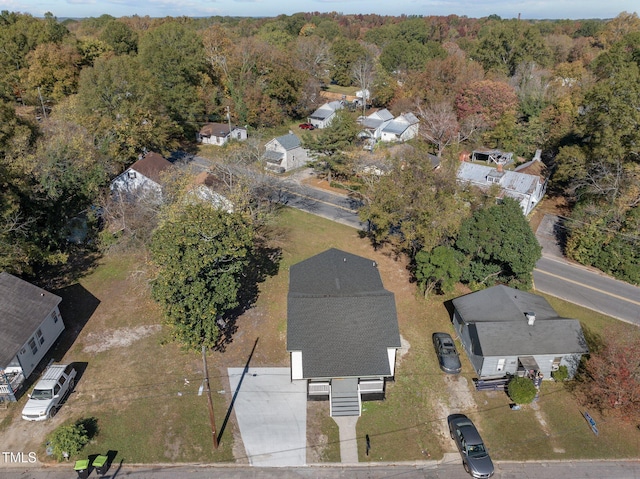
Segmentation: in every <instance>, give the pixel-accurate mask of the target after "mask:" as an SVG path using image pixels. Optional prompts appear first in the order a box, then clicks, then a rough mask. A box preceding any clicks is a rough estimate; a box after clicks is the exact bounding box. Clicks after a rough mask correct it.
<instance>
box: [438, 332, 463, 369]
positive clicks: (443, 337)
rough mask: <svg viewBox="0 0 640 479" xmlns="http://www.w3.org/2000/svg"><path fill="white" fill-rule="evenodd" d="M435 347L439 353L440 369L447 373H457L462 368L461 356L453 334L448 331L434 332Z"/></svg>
mask: <svg viewBox="0 0 640 479" xmlns="http://www.w3.org/2000/svg"><path fill="white" fill-rule="evenodd" d="M432 339H433V347H434V348H435V350H436V354H437V355H438V363H439V364H440V369H442V370H443V371H444V372H445V373H449V374H457V373H459V372H460V371H461V370H462V365H461V364H460V356H458V351H457V350H456V344H455V343H454V342H453V339H452V338H451V335H449V334H447V333H433V336H432Z"/></svg>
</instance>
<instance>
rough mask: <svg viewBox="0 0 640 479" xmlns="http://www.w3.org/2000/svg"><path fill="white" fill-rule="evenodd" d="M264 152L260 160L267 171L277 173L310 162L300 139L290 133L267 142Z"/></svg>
mask: <svg viewBox="0 0 640 479" xmlns="http://www.w3.org/2000/svg"><path fill="white" fill-rule="evenodd" d="M265 150H266V151H265V152H264V154H263V155H262V158H263V160H264V161H265V162H266V164H267V169H269V170H272V171H275V172H277V173H284V172H285V171H289V170H293V169H295V168H300V167H301V166H304V165H306V164H307V163H309V161H311V160H312V158H311V157H310V156H309V152H308V151H307V150H306V149H304V148H303V147H302V142H301V141H300V138H298V137H297V136H296V135H295V134H293V133H292V132H289V134H288V135H283V136H279V137H277V138H274V139H273V140H271V141H269V142H268V143H267V144H266V145H265Z"/></svg>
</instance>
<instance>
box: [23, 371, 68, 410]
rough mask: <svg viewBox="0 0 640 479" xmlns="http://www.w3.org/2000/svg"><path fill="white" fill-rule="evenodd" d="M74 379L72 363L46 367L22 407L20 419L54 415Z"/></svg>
mask: <svg viewBox="0 0 640 479" xmlns="http://www.w3.org/2000/svg"><path fill="white" fill-rule="evenodd" d="M75 381H76V370H75V368H74V367H73V365H71V364H69V365H65V364H54V365H51V366H49V367H48V368H47V370H46V371H45V372H44V374H43V375H42V377H41V378H40V380H39V381H38V383H37V384H36V386H35V387H34V388H33V391H32V392H31V394H30V395H29V400H28V401H27V403H26V404H25V405H24V409H22V419H24V420H26V421H44V420H45V419H48V418H50V417H53V416H55V414H56V412H58V409H60V406H61V405H62V403H63V402H64V400H65V399H66V398H67V396H68V395H69V394H70V393H71V390H72V389H73V386H74V385H75Z"/></svg>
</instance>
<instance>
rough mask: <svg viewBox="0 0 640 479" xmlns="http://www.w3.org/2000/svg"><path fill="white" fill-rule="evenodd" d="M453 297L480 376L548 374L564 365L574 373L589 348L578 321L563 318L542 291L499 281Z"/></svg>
mask: <svg viewBox="0 0 640 479" xmlns="http://www.w3.org/2000/svg"><path fill="white" fill-rule="evenodd" d="M452 303H453V327H454V328H455V330H456V332H457V333H458V336H459V337H460V340H461V341H462V345H463V346H464V349H465V351H466V353H467V356H468V357H469V360H470V361H471V364H472V365H473V368H474V369H475V371H476V373H477V374H478V379H493V378H502V377H506V376H507V375H512V376H513V375H528V376H538V375H539V373H541V374H542V375H543V377H544V378H545V379H549V378H551V373H552V372H553V371H557V370H558V368H559V367H560V366H566V367H567V370H568V372H569V376H570V377H573V375H574V374H575V372H576V369H577V367H578V364H579V363H580V358H581V357H582V355H583V354H586V353H588V352H589V350H588V348H587V342H586V341H585V338H584V334H583V332H582V327H581V326H580V322H579V321H578V320H576V319H567V318H560V317H559V316H558V313H557V312H556V311H555V310H554V309H553V308H552V307H551V305H550V304H549V303H548V302H547V300H546V299H544V298H543V297H542V296H538V295H535V294H531V293H527V292H526V291H520V290H517V289H513V288H509V287H507V286H504V285H499V286H494V287H492V288H488V289H484V290H482V291H476V292H475V293H470V294H467V295H465V296H461V297H459V298H456V299H454V300H453V301H452Z"/></svg>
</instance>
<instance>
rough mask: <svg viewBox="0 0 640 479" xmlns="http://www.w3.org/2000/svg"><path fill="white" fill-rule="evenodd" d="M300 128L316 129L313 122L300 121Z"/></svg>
mask: <svg viewBox="0 0 640 479" xmlns="http://www.w3.org/2000/svg"><path fill="white" fill-rule="evenodd" d="M298 128H300V129H302V130H314V129H315V126H313V125H312V124H311V123H300V124H299V125H298Z"/></svg>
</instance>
